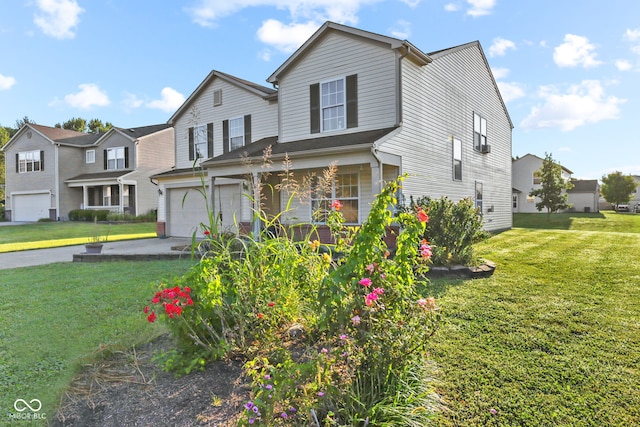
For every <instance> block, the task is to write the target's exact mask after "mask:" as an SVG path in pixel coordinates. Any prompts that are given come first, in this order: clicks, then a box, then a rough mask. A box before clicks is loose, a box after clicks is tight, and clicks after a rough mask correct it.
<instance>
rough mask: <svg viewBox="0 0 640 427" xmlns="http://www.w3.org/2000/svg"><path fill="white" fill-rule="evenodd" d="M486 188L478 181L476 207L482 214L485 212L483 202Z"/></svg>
mask: <svg viewBox="0 0 640 427" xmlns="http://www.w3.org/2000/svg"><path fill="white" fill-rule="evenodd" d="M483 193H484V188H483V184H482V182H480V181H476V208H478V212H479V213H480V215H482V214H483V209H482V203H483V198H484V194H483Z"/></svg>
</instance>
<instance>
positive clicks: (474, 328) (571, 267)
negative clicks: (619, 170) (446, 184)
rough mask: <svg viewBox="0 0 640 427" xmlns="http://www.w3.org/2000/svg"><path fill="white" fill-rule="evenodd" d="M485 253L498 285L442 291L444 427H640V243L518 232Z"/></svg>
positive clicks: (450, 285) (453, 285)
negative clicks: (604, 426) (639, 284)
mask: <svg viewBox="0 0 640 427" xmlns="http://www.w3.org/2000/svg"><path fill="white" fill-rule="evenodd" d="M612 215H614V216H616V214H612ZM636 220H640V217H638V218H636ZM478 250H479V253H481V254H483V256H485V257H486V258H488V259H491V260H493V261H495V262H496V263H497V265H498V268H497V270H496V273H495V274H494V276H493V277H491V278H489V279H482V280H472V281H457V282H450V281H449V282H446V281H437V282H434V283H433V288H434V290H435V292H436V298H437V300H438V301H439V304H440V306H441V307H442V310H443V316H444V322H443V325H442V328H441V329H440V330H439V331H438V333H437V334H436V335H435V337H434V339H433V340H432V342H431V344H432V346H431V358H432V359H433V360H434V361H435V364H436V366H437V367H438V375H437V376H438V378H439V380H440V384H439V387H438V388H439V392H440V394H441V395H442V398H443V399H444V401H445V404H446V405H447V407H448V411H446V412H445V413H444V414H443V415H442V416H441V417H440V418H439V419H438V422H437V424H436V425H438V426H488V425H495V426H498V425H499V426H507V425H509V426H516V425H518V426H524V425H526V426H549V425H555V426H603V425H608V426H630V425H640V288H639V287H638V283H639V282H640V264H638V262H637V254H638V253H640V235H638V234H631V233H627V234H625V233H605V232H593V231H572V230H569V231H555V230H528V229H514V230H511V231H508V232H505V233H502V234H500V235H498V236H495V237H493V238H492V239H491V240H490V241H489V242H488V243H486V244H483V245H480V246H479V247H478Z"/></svg>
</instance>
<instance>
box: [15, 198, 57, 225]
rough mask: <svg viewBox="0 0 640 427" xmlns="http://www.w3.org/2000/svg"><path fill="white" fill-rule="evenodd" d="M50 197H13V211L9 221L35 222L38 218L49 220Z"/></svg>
mask: <svg viewBox="0 0 640 427" xmlns="http://www.w3.org/2000/svg"><path fill="white" fill-rule="evenodd" d="M50 207H51V196H50V195H49V193H40V194H20V195H16V196H13V209H12V212H11V219H12V220H13V221H37V220H39V219H40V218H49V208H50Z"/></svg>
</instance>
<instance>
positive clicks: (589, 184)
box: [568, 179, 598, 193]
mask: <svg viewBox="0 0 640 427" xmlns="http://www.w3.org/2000/svg"><path fill="white" fill-rule="evenodd" d="M571 183H572V184H573V188H572V189H571V190H568V192H569V193H593V192H594V191H597V190H598V180H597V179H572V180H571Z"/></svg>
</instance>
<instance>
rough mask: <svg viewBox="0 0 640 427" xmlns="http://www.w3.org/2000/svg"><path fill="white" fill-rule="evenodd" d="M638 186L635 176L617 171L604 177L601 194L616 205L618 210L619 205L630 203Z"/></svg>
mask: <svg viewBox="0 0 640 427" xmlns="http://www.w3.org/2000/svg"><path fill="white" fill-rule="evenodd" d="M637 186H638V184H637V183H636V180H635V179H633V176H631V175H622V172H618V171H616V172H613V173H610V174H609V175H606V176H603V177H602V186H601V187H600V194H602V197H604V199H605V200H606V201H607V202H609V203H612V204H614V205H616V210H618V205H624V204H627V203H629V200H631V195H632V193H633V192H634V191H636V188H637Z"/></svg>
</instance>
